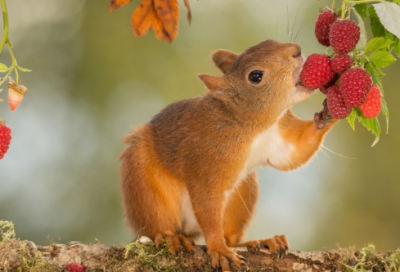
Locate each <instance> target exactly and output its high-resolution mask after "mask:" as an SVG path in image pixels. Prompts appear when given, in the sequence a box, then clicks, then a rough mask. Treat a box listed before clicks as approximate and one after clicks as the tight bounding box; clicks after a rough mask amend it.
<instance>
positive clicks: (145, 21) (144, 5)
mask: <svg viewBox="0 0 400 272" xmlns="http://www.w3.org/2000/svg"><path fill="white" fill-rule="evenodd" d="M154 15H155V13H154V7H153V0H142V2H140V4H139V6H137V8H136V9H135V12H134V13H133V15H132V18H131V23H132V29H133V34H135V36H136V37H140V36H143V35H146V34H147V32H149V30H150V29H151V26H152V24H153V21H154Z"/></svg>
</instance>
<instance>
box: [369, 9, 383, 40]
mask: <svg viewBox="0 0 400 272" xmlns="http://www.w3.org/2000/svg"><path fill="white" fill-rule="evenodd" d="M368 14H369V20H370V26H371V30H372V35H374V37H384V36H385V28H384V27H383V25H382V24H381V22H380V21H379V17H378V15H377V14H376V12H375V9H374V7H369V8H368Z"/></svg>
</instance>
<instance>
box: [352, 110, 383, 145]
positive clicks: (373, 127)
mask: <svg viewBox="0 0 400 272" xmlns="http://www.w3.org/2000/svg"><path fill="white" fill-rule="evenodd" d="M355 111H356V113H357V119H358V121H360V123H361V124H363V125H364V127H366V128H367V129H368V130H369V131H371V132H372V133H373V134H374V135H375V136H376V138H375V140H374V142H373V143H372V146H374V145H375V144H376V143H377V142H378V141H379V136H380V135H381V126H380V124H379V121H378V118H376V117H375V118H366V117H364V115H363V114H362V113H361V111H360V109H358V108H357V109H355Z"/></svg>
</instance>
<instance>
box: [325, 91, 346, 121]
mask: <svg viewBox="0 0 400 272" xmlns="http://www.w3.org/2000/svg"><path fill="white" fill-rule="evenodd" d="M326 98H327V99H328V109H329V112H330V113H331V115H332V117H333V118H336V119H344V118H346V117H347V116H349V114H350V112H351V109H350V108H348V107H346V105H345V103H344V100H343V97H342V94H341V93H340V91H339V86H338V85H333V86H332V87H330V88H329V89H328V93H327V94H326Z"/></svg>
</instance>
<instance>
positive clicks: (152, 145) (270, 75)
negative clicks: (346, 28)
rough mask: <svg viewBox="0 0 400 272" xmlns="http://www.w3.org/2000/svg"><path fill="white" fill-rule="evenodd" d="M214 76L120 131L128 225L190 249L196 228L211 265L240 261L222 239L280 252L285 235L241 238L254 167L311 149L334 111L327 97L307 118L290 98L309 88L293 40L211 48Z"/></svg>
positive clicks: (294, 160) (254, 190) (294, 164)
mask: <svg viewBox="0 0 400 272" xmlns="http://www.w3.org/2000/svg"><path fill="white" fill-rule="evenodd" d="M212 60H213V62H214V64H215V65H216V67H217V68H219V70H221V72H222V73H223V75H222V76H213V75H205V74H201V75H199V78H200V79H201V80H202V81H203V83H204V84H205V86H206V88H207V89H208V92H207V93H206V94H204V95H203V96H200V97H196V98H190V99H185V100H182V101H178V102H175V103H173V104H171V105H169V106H167V107H166V108H165V109H163V110H162V111H161V112H160V113H159V114H157V115H156V116H155V117H154V118H153V119H152V120H151V121H150V122H149V123H148V124H145V125H142V126H141V127H139V128H137V129H135V130H134V131H133V132H132V133H131V134H130V135H128V136H126V138H125V144H127V145H129V146H128V148H127V149H126V150H125V151H123V153H122V155H121V157H120V159H121V160H122V165H121V188H122V196H123V205H124V208H125V215H126V220H127V224H128V226H129V227H131V228H132V229H133V232H134V234H135V235H144V236H147V237H150V238H151V239H152V240H153V241H154V242H155V244H156V246H157V247H158V248H161V247H162V246H163V240H165V241H166V242H168V246H169V248H170V250H172V251H174V252H176V251H181V250H186V251H188V252H194V250H195V248H194V241H195V240H196V239H198V238H199V237H201V236H204V238H205V241H206V243H207V247H208V252H209V254H210V255H211V260H212V266H213V267H222V269H223V271H228V270H230V269H229V263H230V262H232V263H234V264H235V265H236V266H238V267H239V268H241V269H245V268H246V267H247V264H246V263H247V260H246V259H245V258H243V257H242V256H240V255H239V254H237V253H235V252H234V251H233V250H232V249H230V248H229V247H248V248H253V249H259V248H268V249H269V250H270V252H271V253H276V254H280V255H283V254H285V253H286V252H287V251H288V250H289V243H288V241H287V239H286V236H285V235H276V236H274V237H273V238H269V239H263V240H252V241H247V242H242V239H243V236H244V234H245V230H246V228H247V226H248V224H249V222H250V220H251V218H252V216H253V214H254V210H255V205H256V202H257V198H258V184H257V175H256V168H257V166H260V165H263V166H272V167H274V168H276V169H279V170H282V171H289V170H293V169H296V168H298V167H300V166H302V165H304V164H305V163H307V162H308V161H309V160H310V158H311V157H312V156H313V155H314V154H315V153H316V151H317V150H318V149H319V147H320V145H321V142H322V140H323V138H324V135H325V134H326V133H327V132H328V131H329V130H330V129H331V127H332V126H333V124H334V123H336V121H337V120H335V119H333V118H332V117H331V116H330V114H329V110H328V109H327V106H326V102H324V108H323V110H322V111H321V112H320V113H316V114H315V116H314V119H313V120H301V119H299V118H297V117H296V116H295V115H294V114H293V113H292V111H291V110H290V107H291V106H292V105H294V104H296V103H298V102H300V101H302V100H304V99H306V98H308V97H309V96H310V95H311V94H312V93H313V90H309V89H307V88H306V87H304V86H302V85H301V84H300V83H299V76H300V72H301V69H302V65H303V62H304V59H303V56H302V54H301V48H300V46H299V45H297V44H294V43H281V42H277V41H273V40H266V41H263V42H261V43H259V44H257V45H255V46H253V47H250V48H248V49H247V50H245V51H244V52H243V53H242V54H240V55H239V54H235V53H233V52H230V51H227V50H217V51H215V52H214V53H213V55H212Z"/></svg>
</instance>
